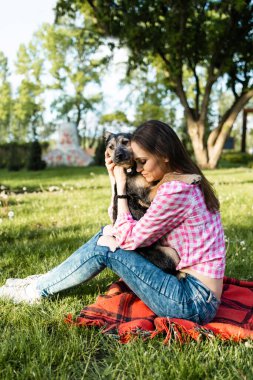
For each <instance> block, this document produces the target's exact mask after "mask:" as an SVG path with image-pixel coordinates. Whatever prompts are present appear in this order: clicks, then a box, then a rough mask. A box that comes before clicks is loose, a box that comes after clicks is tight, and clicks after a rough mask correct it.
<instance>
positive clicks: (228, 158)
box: [219, 151, 253, 167]
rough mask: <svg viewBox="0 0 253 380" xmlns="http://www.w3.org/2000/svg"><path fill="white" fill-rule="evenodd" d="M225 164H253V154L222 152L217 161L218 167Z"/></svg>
mask: <svg viewBox="0 0 253 380" xmlns="http://www.w3.org/2000/svg"><path fill="white" fill-rule="evenodd" d="M225 166H248V167H252V166H253V155H252V154H249V153H242V152H235V151H229V152H224V153H223V154H222V156H221V160H220V162H219V167H225Z"/></svg>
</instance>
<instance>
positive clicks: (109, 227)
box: [103, 224, 113, 236]
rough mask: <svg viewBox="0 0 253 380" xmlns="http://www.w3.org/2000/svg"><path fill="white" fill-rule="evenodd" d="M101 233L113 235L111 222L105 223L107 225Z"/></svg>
mask: <svg viewBox="0 0 253 380" xmlns="http://www.w3.org/2000/svg"><path fill="white" fill-rule="evenodd" d="M103 235H104V236H113V225H112V224H107V226H104V228H103Z"/></svg>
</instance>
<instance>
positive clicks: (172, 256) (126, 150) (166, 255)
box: [105, 132, 201, 274]
mask: <svg viewBox="0 0 253 380" xmlns="http://www.w3.org/2000/svg"><path fill="white" fill-rule="evenodd" d="M105 141H106V153H107V155H108V156H109V157H111V159H112V161H113V162H114V163H115V164H116V165H119V166H122V167H124V169H125V171H126V174H127V182H126V194H127V196H128V207H129V210H130V213H131V214H132V216H133V218H134V219H136V220H139V219H140V218H141V217H142V216H143V215H144V214H145V212H146V211H147V209H148V207H149V206H150V204H151V202H152V200H153V199H154V197H155V195H156V192H157V189H158V187H159V186H160V185H161V184H162V183H164V182H170V181H173V180H179V181H182V182H186V183H190V184H192V183H198V182H199V181H200V179H201V177H200V176H199V175H197V174H196V175H195V174H194V175H192V174H191V175H187V174H177V173H167V174H165V176H164V177H163V178H162V180H161V181H160V182H158V183H149V182H147V181H146V180H145V178H144V177H143V176H142V175H141V174H140V173H138V172H137V171H136V164H135V161H134V159H133V152H132V149H131V145H130V142H131V134H130V133H117V134H115V133H110V132H106V133H105ZM116 195H117V189H116V187H115V197H114V204H113V223H115V221H116V218H117V197H116ZM138 252H139V253H140V254H141V255H142V256H144V257H146V258H147V259H148V260H149V261H151V262H152V263H153V264H154V265H156V266H158V267H159V268H161V269H162V270H163V271H165V272H167V273H171V274H177V272H176V266H177V264H178V263H179V260H180V259H179V256H178V254H177V252H176V251H175V250H174V249H173V248H170V247H162V246H160V245H157V244H155V245H152V246H150V247H145V248H140V249H138Z"/></svg>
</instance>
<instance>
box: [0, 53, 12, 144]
mask: <svg viewBox="0 0 253 380" xmlns="http://www.w3.org/2000/svg"><path fill="white" fill-rule="evenodd" d="M8 77H9V69H8V60H7V58H6V57H5V55H4V54H3V53H2V52H0V141H1V142H2V143H3V142H6V141H7V140H8V137H9V128H10V120H11V110H12V91H11V84H10V82H9V78H8Z"/></svg>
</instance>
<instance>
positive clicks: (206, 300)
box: [37, 233, 219, 323]
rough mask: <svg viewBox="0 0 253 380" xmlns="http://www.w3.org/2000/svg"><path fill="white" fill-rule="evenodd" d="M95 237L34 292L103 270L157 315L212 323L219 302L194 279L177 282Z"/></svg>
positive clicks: (77, 281) (57, 288)
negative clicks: (110, 271) (113, 275)
mask: <svg viewBox="0 0 253 380" xmlns="http://www.w3.org/2000/svg"><path fill="white" fill-rule="evenodd" d="M101 235H102V233H99V234H97V235H96V236H95V237H94V238H92V239H91V240H90V241H89V242H87V243H86V244H84V245H83V246H82V247H81V248H79V249H78V250H77V251H76V252H75V253H74V254H73V255H72V256H70V257H69V258H68V259H67V260H66V261H64V262H63V263H62V264H61V265H59V266H58V267H56V268H55V269H53V270H52V271H50V272H49V273H48V274H46V275H45V276H43V277H42V278H41V279H39V280H38V284H37V289H38V290H39V291H40V293H41V295H43V296H48V295H50V294H55V293H58V292H60V291H62V290H64V289H68V288H70V287H72V286H75V285H78V284H80V283H82V282H85V281H87V280H89V279H90V278H92V277H94V276H95V275H96V274H98V273H99V272H100V271H101V270H103V269H104V268H105V267H108V268H110V269H111V270H112V271H113V272H115V273H117V274H118V275H119V276H120V277H121V278H122V279H123V280H124V281H125V282H126V284H127V285H128V286H129V287H130V288H131V289H132V291H133V292H134V293H135V294H136V295H137V296H138V297H139V298H140V299H141V300H143V302H144V303H145V304H146V305H147V306H149V307H150V309H151V310H153V311H154V312H155V313H156V314H157V315H159V316H166V317H171V318H173V317H176V318H185V319H189V320H192V321H195V322H198V323H206V322H208V321H209V320H211V319H213V317H214V315H215V314H216V311H217V308H218V305H219V302H218V301H217V300H216V298H215V297H214V295H213V294H212V292H211V291H210V290H208V289H207V288H206V287H205V286H204V285H202V284H201V283H200V282H199V281H198V280H197V279H195V278H194V277H192V276H189V275H187V276H186V277H185V278H182V279H181V280H179V279H178V278H177V277H175V276H172V275H170V274H167V273H165V272H163V271H162V270H161V269H160V268H158V267H156V266H155V265H153V264H152V263H151V262H149V261H148V260H147V259H145V258H144V257H142V256H141V255H139V254H138V253H137V252H135V251H125V250H122V249H117V250H116V251H115V252H111V251H110V250H109V248H108V247H105V246H98V245H97V244H96V243H97V240H98V238H99V237H100V236H101Z"/></svg>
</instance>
